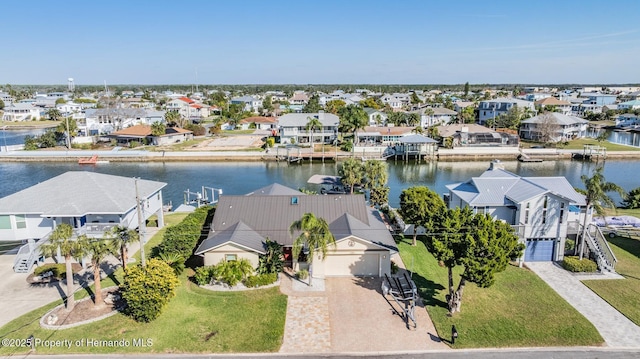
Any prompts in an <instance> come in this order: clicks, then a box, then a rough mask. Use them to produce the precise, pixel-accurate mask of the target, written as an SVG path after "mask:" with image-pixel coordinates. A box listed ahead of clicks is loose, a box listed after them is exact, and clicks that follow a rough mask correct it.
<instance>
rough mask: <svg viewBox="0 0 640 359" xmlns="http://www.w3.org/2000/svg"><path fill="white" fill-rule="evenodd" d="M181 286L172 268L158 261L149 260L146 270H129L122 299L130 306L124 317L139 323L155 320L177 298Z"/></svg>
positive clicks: (136, 268) (133, 268)
mask: <svg viewBox="0 0 640 359" xmlns="http://www.w3.org/2000/svg"><path fill="white" fill-rule="evenodd" d="M178 284H179V281H178V277H176V275H175V273H174V271H173V270H172V269H171V267H169V265H168V264H167V263H165V262H163V261H161V260H158V259H154V258H152V259H149V261H148V262H147V266H146V267H144V268H143V267H142V266H139V265H137V266H133V267H130V268H128V269H127V272H125V275H124V281H123V284H122V298H123V299H124V300H125V302H126V303H127V307H126V310H125V313H126V314H128V315H130V316H131V317H132V318H133V319H135V320H136V321H138V322H150V321H152V320H154V319H156V318H157V317H158V316H159V315H160V313H162V309H163V308H164V306H165V305H166V304H167V303H168V302H169V299H171V298H172V297H174V296H175V294H176V287H178Z"/></svg>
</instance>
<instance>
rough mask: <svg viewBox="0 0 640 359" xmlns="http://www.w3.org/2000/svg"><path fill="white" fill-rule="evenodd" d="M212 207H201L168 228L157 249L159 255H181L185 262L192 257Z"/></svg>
mask: <svg viewBox="0 0 640 359" xmlns="http://www.w3.org/2000/svg"><path fill="white" fill-rule="evenodd" d="M210 210H211V207H200V208H198V209H196V210H195V211H194V212H193V213H190V214H189V215H188V216H187V217H185V219H184V220H182V222H180V223H178V224H176V225H175V226H171V227H168V228H167V230H166V231H165V233H164V237H163V240H162V243H160V245H159V246H158V247H157V255H158V256H162V255H167V254H170V255H180V256H181V257H182V258H183V259H184V260H186V259H188V258H189V257H191V254H192V253H193V250H194V249H195V246H196V245H197V244H198V240H199V239H200V236H201V235H202V226H204V223H205V221H206V220H207V216H208V214H209V211H210Z"/></svg>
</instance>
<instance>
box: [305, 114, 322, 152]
mask: <svg viewBox="0 0 640 359" xmlns="http://www.w3.org/2000/svg"><path fill="white" fill-rule="evenodd" d="M307 120H309V121H308V122H307V124H306V126H305V129H306V130H307V132H309V143H310V144H311V152H313V151H314V142H313V131H315V130H318V129H322V122H320V120H319V119H317V118H315V117H307Z"/></svg>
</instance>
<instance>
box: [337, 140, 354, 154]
mask: <svg viewBox="0 0 640 359" xmlns="http://www.w3.org/2000/svg"><path fill="white" fill-rule="evenodd" d="M340 150H341V151H345V152H351V151H352V150H353V141H351V140H346V141H344V142H342V144H340Z"/></svg>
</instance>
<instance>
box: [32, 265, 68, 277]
mask: <svg viewBox="0 0 640 359" xmlns="http://www.w3.org/2000/svg"><path fill="white" fill-rule="evenodd" d="M46 272H51V273H52V275H53V277H54V278H58V279H60V278H64V277H65V276H66V275H67V268H66V266H65V264H64V263H57V264H55V263H48V264H44V265H41V266H39V267H37V268H36V269H34V270H33V275H42V274H43V273H46Z"/></svg>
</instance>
